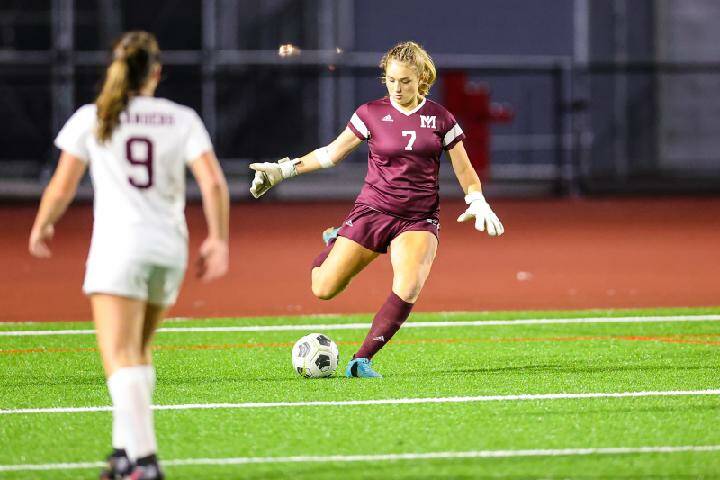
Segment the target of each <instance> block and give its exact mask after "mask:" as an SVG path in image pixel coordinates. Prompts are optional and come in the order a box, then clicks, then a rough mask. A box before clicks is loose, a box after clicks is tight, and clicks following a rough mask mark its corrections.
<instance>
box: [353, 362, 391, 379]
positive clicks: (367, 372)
mask: <svg viewBox="0 0 720 480" xmlns="http://www.w3.org/2000/svg"><path fill="white" fill-rule="evenodd" d="M345 376H346V377H358V378H382V375H380V374H379V373H377V372H376V371H375V370H373V368H372V362H371V361H370V359H369V358H353V359H352V360H350V363H348V365H347V367H346V368H345Z"/></svg>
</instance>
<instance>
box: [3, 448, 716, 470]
mask: <svg viewBox="0 0 720 480" xmlns="http://www.w3.org/2000/svg"><path fill="white" fill-rule="evenodd" d="M717 451H720V445H681V446H657V447H609V448H560V449H534V450H472V451H468V452H427V453H388V454H377V455H327V456H296V457H234V458H183V459H176V460H165V461H163V462H162V464H163V465H164V466H166V467H182V466H197V465H248V464H258V463H265V464H267V463H317V462H322V463H332V462H342V463H347V462H387V461H401V460H452V459H461V458H514V457H569V456H581V455H628V454H630V455H632V454H642V453H681V452H717ZM104 465H105V464H104V463H103V462H82V463H46V464H36V465H0V472H22V471H31V470H71V469H87V468H100V467H102V466H104Z"/></svg>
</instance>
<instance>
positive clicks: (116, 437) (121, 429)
mask: <svg viewBox="0 0 720 480" xmlns="http://www.w3.org/2000/svg"><path fill="white" fill-rule="evenodd" d="M142 369H143V374H144V376H145V382H146V384H147V387H148V391H149V392H150V403H151V404H152V397H153V393H154V392H155V385H156V383H157V377H156V374H155V367H153V366H152V365H145V366H143V367H142ZM108 388H110V382H108ZM118 418H119V417H118V415H117V414H116V413H115V411H113V424H112V447H113V448H117V449H123V450H127V432H126V430H127V426H126V424H125V423H124V422H121V421H119V420H118Z"/></svg>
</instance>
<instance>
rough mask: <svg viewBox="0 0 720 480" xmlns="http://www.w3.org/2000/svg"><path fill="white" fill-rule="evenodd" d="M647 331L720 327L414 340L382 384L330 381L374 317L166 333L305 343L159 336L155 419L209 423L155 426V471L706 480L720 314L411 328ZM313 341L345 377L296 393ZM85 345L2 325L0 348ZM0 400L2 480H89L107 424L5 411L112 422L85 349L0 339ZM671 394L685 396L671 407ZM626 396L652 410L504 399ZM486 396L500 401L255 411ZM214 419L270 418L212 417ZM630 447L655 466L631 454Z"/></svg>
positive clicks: (497, 315) (405, 340) (400, 341)
mask: <svg viewBox="0 0 720 480" xmlns="http://www.w3.org/2000/svg"><path fill="white" fill-rule="evenodd" d="M650 315H660V316H668V315H718V317H717V318H709V319H707V320H703V321H691V322H683V321H669V322H658V321H650V322H634V321H623V322H618V323H602V322H589V323H546V324H542V323H514V324H513V323H511V324H509V325H487V324H485V325H479V326H474V325H473V326H461V327H452V326H437V327H426V328H412V327H410V326H409V325H408V326H407V327H408V328H403V329H402V330H400V332H399V333H398V334H397V335H396V336H395V338H394V339H393V341H392V342H391V343H390V344H389V345H388V346H387V347H386V348H385V349H384V350H383V351H381V352H380V353H379V354H378V355H377V357H376V359H375V362H374V365H375V367H376V369H377V370H378V371H379V372H381V373H382V374H383V375H384V378H383V379H380V380H360V379H346V378H344V377H343V376H342V375H341V374H342V372H341V371H340V370H341V369H342V370H344V366H345V364H346V362H347V360H348V359H349V357H350V356H351V355H352V353H354V351H355V350H356V349H357V347H358V345H359V343H360V342H361V341H362V339H363V337H364V335H365V333H366V329H363V328H360V327H358V328H351V329H336V328H333V327H332V325H342V324H348V323H368V324H369V322H370V321H371V319H372V317H371V316H370V315H353V316H319V317H283V318H240V319H210V320H170V321H168V322H166V323H165V324H164V325H163V327H164V328H177V327H183V328H184V327H188V328H192V327H201V328H206V327H221V326H230V327H233V326H234V327H237V326H250V325H265V326H282V325H301V326H300V327H298V328H299V329H298V330H287V331H282V330H281V331H277V330H274V331H273V330H271V331H254V332H252V331H251V332H248V331H245V332H242V331H182V332H167V331H161V332H159V333H158V335H157V337H156V341H155V351H154V362H155V365H156V367H157V372H158V387H157V391H156V393H155V397H154V404H155V405H158V406H162V405H188V404H195V405H196V407H204V408H180V409H162V410H156V412H155V422H156V427H157V431H158V441H159V448H160V451H159V456H160V458H161V460H162V461H165V470H166V473H167V474H168V477H169V478H171V479H173V478H176V479H191V478H192V479H199V478H247V479H273V478H291V479H295V480H297V479H338V478H341V479H343V480H349V479H355V478H382V479H385V478H406V479H410V478H413V479H414V478H425V479H435V478H463V479H464V478H638V477H645V478H649V477H652V478H718V477H720V428H718V421H719V420H720V397H719V396H718V394H717V393H713V392H707V390H714V389H720V368H719V367H720V308H703V309H675V310H668V309H665V310H642V311H638V310H635V311H582V312H494V313H438V314H429V313H418V314H413V315H412V316H411V318H410V321H411V322H429V321H432V322H459V321H478V320H480V321H493V320H519V319H540V318H543V319H558V318H586V317H618V316H621V317H628V316H632V317H635V316H650ZM318 324H323V325H331V326H328V327H326V328H324V329H323V330H322V331H323V333H326V334H327V335H329V336H330V337H331V338H332V339H333V340H335V341H336V342H337V343H338V345H339V347H340V354H341V359H340V367H339V369H338V374H339V375H338V374H336V375H335V376H334V377H332V378H330V379H317V380H308V379H303V378H300V377H298V376H297V375H296V374H295V373H294V372H293V370H292V368H291V364H290V349H291V346H292V344H293V342H294V341H295V340H296V339H297V338H299V337H301V336H302V335H304V334H306V333H310V332H311V331H313V327H312V326H313V325H318ZM305 325H307V327H305ZM91 328H92V325H91V324H87V323H72V324H60V323H52V324H37V323H35V324H0V332H3V331H20V330H44V331H49V330H67V329H72V330H77V329H91ZM0 385H2V387H0V479H5V478H12V479H26V478H33V479H34V478H40V479H65V478H68V479H69V478H74V479H75V478H97V474H98V471H99V467H98V466H97V465H95V464H96V463H97V462H99V461H100V460H102V459H103V458H104V456H105V455H106V454H107V453H108V452H109V445H110V420H111V413H110V412H109V411H107V410H106V409H105V410H101V411H75V412H68V413H60V412H53V411H50V412H34V411H33V412H16V411H14V410H17V409H38V408H58V407H103V406H108V405H109V397H108V394H107V390H106V388H105V383H104V378H103V373H102V370H101V366H100V361H99V356H98V352H97V349H96V345H95V337H94V336H93V335H92V334H71V335H46V334H44V335H32V336H7V335H2V334H0ZM678 391H684V392H691V393H689V394H684V395H677V394H674V395H671V394H668V393H667V392H678ZM698 391H704V392H705V393H701V392H698ZM621 392H657V393H656V394H652V395H647V396H638V397H627V396H624V397H607V396H605V397H579V398H578V397H575V398H563V397H562V396H561V397H560V398H547V397H544V398H543V397H540V398H537V397H534V398H530V399H518V397H516V396H517V395H523V394H530V395H538V394H574V393H621ZM693 392H694V393H693ZM708 393H709V394H708ZM493 395H494V396H501V398H498V399H495V400H488V399H485V400H486V401H482V399H477V398H475V399H455V401H453V402H443V403H385V404H347V403H339V404H332V405H297V404H295V405H292V404H290V405H287V404H283V405H267V404H268V403H277V402H287V403H297V402H316V401H327V402H336V401H337V402H347V401H352V400H371V399H417V398H425V399H427V398H444V397H485V396H493ZM502 396H511V397H504V398H503V397H502ZM513 396H514V397H513ZM219 403H231V404H247V403H263V404H264V405H255V406H252V405H250V406H248V405H234V406H225V407H222V408H208V407H209V405H208V404H219ZM641 447H651V449H650V450H646V451H642V450H633V449H637V448H641ZM657 447H687V448H684V449H681V450H680V451H671V450H666V451H658V450H657ZM702 447H708V448H705V449H704V450H703V449H702ZM608 448H613V449H614V448H617V449H621V450H603V449H608ZM577 449H600V450H577ZM622 449H630V450H622ZM526 450H527V452H523V451H526ZM458 452H465V453H460V454H458ZM426 454H427V455H426ZM386 455H389V457H388V456H386ZM393 455H408V456H407V457H406V458H398V457H397V456H393ZM423 455H426V456H425V457H424V458H423ZM286 457H292V458H286ZM314 457H320V458H314ZM327 457H333V458H327ZM418 457H419V458H418ZM433 457H438V458H433ZM55 464H71V465H64V466H62V465H55ZM98 465H99V464H98ZM21 466H22V467H21ZM32 466H35V467H32ZM30 468H38V469H37V470H31V469H30Z"/></svg>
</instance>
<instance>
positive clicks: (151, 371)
mask: <svg viewBox="0 0 720 480" xmlns="http://www.w3.org/2000/svg"><path fill="white" fill-rule="evenodd" d="M143 371H144V373H145V382H146V384H147V387H148V391H149V392H150V403H152V397H153V394H154V393H155V385H157V374H156V373H155V367H153V366H152V365H144V370H143Z"/></svg>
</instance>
